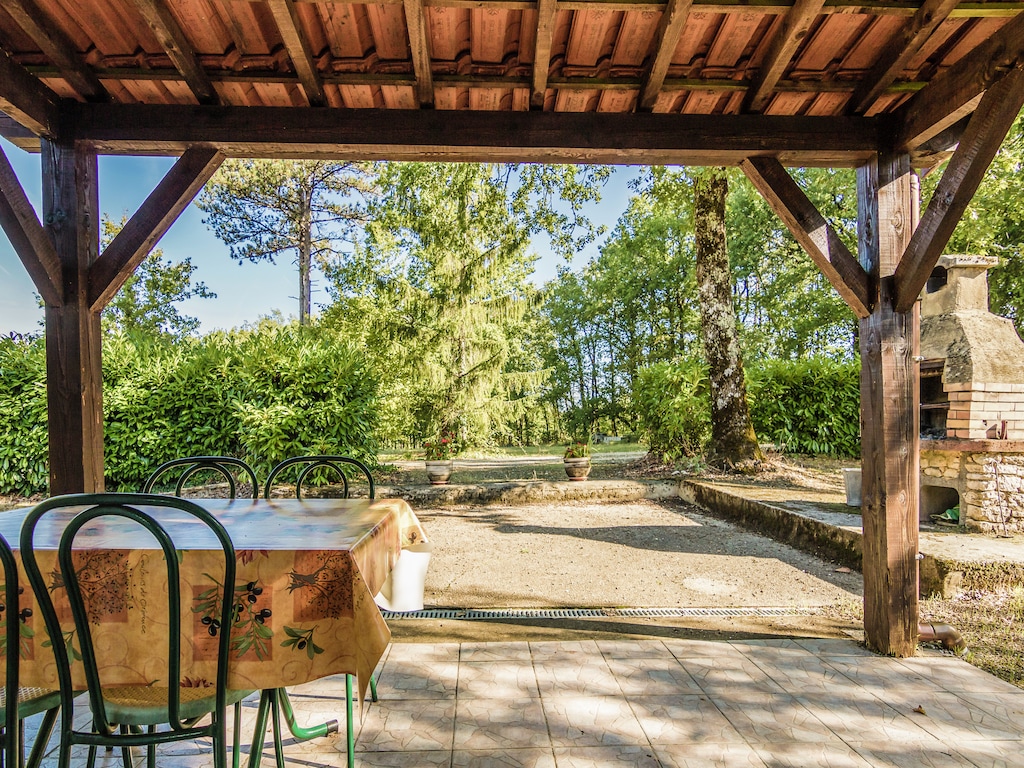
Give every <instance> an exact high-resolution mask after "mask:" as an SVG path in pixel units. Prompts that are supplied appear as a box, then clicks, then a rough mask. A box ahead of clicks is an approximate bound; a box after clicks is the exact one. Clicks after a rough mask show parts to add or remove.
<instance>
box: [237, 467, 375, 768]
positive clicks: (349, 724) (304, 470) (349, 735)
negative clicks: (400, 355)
mask: <svg viewBox="0 0 1024 768" xmlns="http://www.w3.org/2000/svg"><path fill="white" fill-rule="evenodd" d="M346 465H347V466H352V467H356V469H358V470H359V471H360V472H361V473H362V474H363V475H364V476H365V477H366V481H367V485H368V490H367V496H368V498H370V499H374V498H376V486H375V485H374V482H373V474H372V473H371V472H370V468H369V467H367V466H366V464H364V463H363V462H361V461H359V459H354V458H352V457H351V456H337V455H311V456H294V457H292V458H290V459H285V460H284V461H282V462H280V463H279V464H278V465H277V466H275V467H274V468H273V469H272V470H270V475H269V476H268V477H267V484H266V486H265V488H264V490H263V497H264V498H266V499H269V498H270V492H271V490H273V488H274V483H275V481H276V480H277V479H278V478H279V477H280V476H282V475H285V474H286V473H287V470H289V469H293V468H295V469H298V476H297V477H296V480H295V498H297V499H301V498H302V484H303V482H304V481H305V480H306V479H307V478H308V477H310V473H311V472H313V471H314V470H316V469H320V468H323V469H326V470H332V471H333V472H334V473H335V474H337V475H339V476H340V477H341V481H342V486H343V490H342V493H343V496H342V498H345V499H347V498H348V497H349V481H348V476H347V475H346V471H345V469H344V467H345V466H346ZM349 471H351V470H349ZM263 696H265V697H269V698H271V701H272V702H273V701H274V700H276V701H278V702H280V704H281V706H282V708H283V709H284V711H285V714H286V715H287V714H288V713H289V712H290V711H291V702H290V701H289V699H288V691H287V689H285V688H278V689H276V690H269V691H264V692H263ZM370 699H371V700H372V701H377V681H376V679H375V678H374V677H372V676H371V677H370ZM260 705H261V708H262V707H263V701H262V700H261V702H260ZM332 722H333V721H332ZM258 725H259V722H257V728H258ZM345 725H346V739H347V742H346V746H347V751H348V764H349V766H351V765H352V764H353V763H354V761H355V717H354V716H353V696H352V675H345ZM330 726H331V723H326V724H325V725H321V726H316V727H315V728H310V729H307V730H305V731H303V732H304V733H308V736H307V738H313V737H315V736H323V735H326V733H330V732H331V731H323V730H322V729H324V728H329V727H330ZM289 727H290V728H291V729H292V733H295V734H296V735H298V733H297V732H296V730H295V728H294V727H293V726H292V725H291V723H290V722H289ZM300 730H301V729H300ZM278 766H279V768H283V765H282V764H281V761H280V759H279V760H278Z"/></svg>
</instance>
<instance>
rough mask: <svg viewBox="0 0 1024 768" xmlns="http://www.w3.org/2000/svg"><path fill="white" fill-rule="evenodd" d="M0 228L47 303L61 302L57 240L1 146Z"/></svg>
mask: <svg viewBox="0 0 1024 768" xmlns="http://www.w3.org/2000/svg"><path fill="white" fill-rule="evenodd" d="M0 227H2V228H3V230H4V232H6V233H7V237H8V239H9V240H10V241H11V245H13V246H14V251H15V253H17V254H18V258H19V259H21V263H22V264H24V265H25V270H26V271H27V272H28V274H29V277H31V278H32V282H33V284H35V287H36V290H37V291H39V295H40V296H42V298H43V301H44V302H46V303H47V304H60V302H61V300H62V287H61V279H60V260H59V259H58V258H57V251H56V249H54V247H53V241H52V240H51V239H50V236H49V235H48V234H47V233H46V230H45V229H43V225H42V224H40V223H39V217H38V216H36V212H35V210H34V209H33V208H32V203H30V202H29V200H28V196H27V195H26V194H25V190H24V189H23V188H22V186H21V183H20V182H19V181H18V177H17V175H15V173H14V169H13V168H12V167H11V164H10V162H9V161H8V159H7V155H6V154H5V153H4V151H3V148H2V147H0Z"/></svg>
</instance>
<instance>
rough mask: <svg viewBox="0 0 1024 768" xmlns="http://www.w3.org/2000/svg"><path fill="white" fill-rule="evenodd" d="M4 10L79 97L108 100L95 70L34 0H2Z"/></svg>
mask: <svg viewBox="0 0 1024 768" xmlns="http://www.w3.org/2000/svg"><path fill="white" fill-rule="evenodd" d="M4 10H5V11H7V13H8V14H9V15H10V17H11V18H12V19H14V21H15V22H17V24H18V26H19V27H21V29H22V31H24V32H25V34H27V35H28V36H29V37H30V38H32V42H34V43H35V44H36V45H38V46H39V50H41V51H42V52H43V53H44V54H45V55H46V56H47V58H49V59H50V60H51V61H52V62H53V63H54V64H56V65H57V67H58V69H59V70H60V74H61V77H63V78H64V79H65V80H66V81H67V83H68V84H69V85H70V86H71V87H72V88H74V89H75V90H76V91H77V92H78V93H79V94H80V95H81V96H82V97H83V98H85V99H88V100H90V101H108V100H109V99H110V94H109V93H107V89H106V88H104V87H103V84H102V83H100V80H99V78H98V77H96V75H95V73H94V72H93V71H92V70H91V69H90V68H89V67H88V66H86V64H85V62H84V61H82V58H81V57H80V56H79V54H78V51H77V50H75V46H74V44H73V43H72V42H71V39H70V38H69V37H68V36H67V35H65V34H64V32H63V31H62V30H61V29H60V28H59V27H58V26H57V25H55V24H54V23H53V21H52V20H51V19H49V18H47V16H46V15H45V14H44V13H43V11H42V9H41V8H40V7H39V6H38V5H37V4H36V2H35V0H6V1H5V3H4Z"/></svg>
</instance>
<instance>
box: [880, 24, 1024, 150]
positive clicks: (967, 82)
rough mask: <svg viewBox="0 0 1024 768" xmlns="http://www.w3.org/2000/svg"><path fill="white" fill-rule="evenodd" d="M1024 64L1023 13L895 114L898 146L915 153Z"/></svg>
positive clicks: (975, 105) (937, 77) (938, 76)
mask: <svg viewBox="0 0 1024 768" xmlns="http://www.w3.org/2000/svg"><path fill="white" fill-rule="evenodd" d="M1022 64H1024V13H1021V14H1020V15H1019V16H1017V17H1016V18H1014V19H1012V20H1011V21H1008V22H1007V23H1006V24H1004V25H1003V26H1002V27H1000V29H999V30H998V31H997V32H995V33H993V34H992V35H991V36H990V37H989V38H988V39H986V40H985V41H984V42H983V43H981V44H980V45H979V46H978V47H977V48H975V49H974V50H973V51H971V52H970V53H969V54H967V55H966V56H964V57H963V58H961V59H959V60H958V61H957V62H956V63H955V64H953V65H952V66H951V67H950V68H949V69H947V70H946V71H945V72H941V73H939V74H938V75H936V76H935V78H934V79H933V80H932V81H931V82H930V83H929V84H928V85H927V86H925V87H924V88H922V89H921V90H920V91H918V92H917V93H916V94H915V95H914V96H912V97H911V98H910V99H908V100H907V102H906V104H903V105H902V106H901V107H900V109H899V110H898V111H897V112H896V113H895V114H894V119H895V121H896V124H897V126H898V127H897V132H896V143H897V146H899V147H903V148H908V149H915V148H916V147H918V146H919V145H921V144H922V143H924V142H926V141H928V139H930V138H932V137H933V136H935V135H936V134H938V133H941V132H942V131H943V130H945V129H946V128H948V127H949V126H951V125H953V124H954V123H957V122H959V121H960V120H961V119H963V118H964V117H965V116H966V115H969V114H970V113H971V112H973V111H974V109H975V108H976V107H977V105H978V102H979V99H980V97H981V94H982V93H984V91H985V89H986V88H988V87H989V86H990V85H991V84H992V83H994V82H995V81H997V80H998V79H999V78H1000V77H1002V76H1003V75H1004V74H1005V73H1006V72H1007V71H1008V70H1011V69H1015V68H1016V67H1018V66H1020V65H1022Z"/></svg>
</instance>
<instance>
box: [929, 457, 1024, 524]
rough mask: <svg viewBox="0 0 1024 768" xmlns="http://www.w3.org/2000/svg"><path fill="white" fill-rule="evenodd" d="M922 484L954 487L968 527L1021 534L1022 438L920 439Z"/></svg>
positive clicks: (1023, 501) (1023, 504) (1023, 516)
mask: <svg viewBox="0 0 1024 768" xmlns="http://www.w3.org/2000/svg"><path fill="white" fill-rule="evenodd" d="M921 485H922V499H923V498H924V497H925V496H926V494H925V492H924V489H926V488H936V487H937V488H952V489H955V490H956V491H957V492H958V493H959V495H960V522H961V524H962V525H965V526H966V527H967V529H968V530H970V531H984V532H988V533H1024V493H1021V491H1022V490H1024V441H1016V440H1015V441H1008V440H941V441H937V440H922V441H921Z"/></svg>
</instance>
